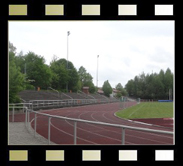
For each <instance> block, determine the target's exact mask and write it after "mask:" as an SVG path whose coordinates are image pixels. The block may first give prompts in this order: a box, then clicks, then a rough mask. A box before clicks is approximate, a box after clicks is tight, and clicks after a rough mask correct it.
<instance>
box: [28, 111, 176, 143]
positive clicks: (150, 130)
mask: <svg viewBox="0 0 183 166" xmlns="http://www.w3.org/2000/svg"><path fill="white" fill-rule="evenodd" d="M30 112H32V113H34V135H35V136H36V126H37V114H38V115H43V116H47V117H48V144H50V136H51V127H50V126H51V118H57V119H62V120H68V121H72V122H74V128H73V144H74V145H76V144H77V123H78V122H82V123H88V124H96V125H104V126H110V127H117V128H121V129H122V137H121V144H122V145H125V130H127V129H128V130H136V131H143V132H150V133H158V134H168V135H173V134H174V132H170V131H163V130H154V129H147V128H140V127H132V126H126V125H120V124H111V123H105V122H98V121H89V120H83V119H76V118H68V117H63V116H57V115H50V114H46V113H40V112H36V111H33V110H31V109H26V115H25V116H26V118H25V124H28V122H29V119H30V117H29V116H30Z"/></svg>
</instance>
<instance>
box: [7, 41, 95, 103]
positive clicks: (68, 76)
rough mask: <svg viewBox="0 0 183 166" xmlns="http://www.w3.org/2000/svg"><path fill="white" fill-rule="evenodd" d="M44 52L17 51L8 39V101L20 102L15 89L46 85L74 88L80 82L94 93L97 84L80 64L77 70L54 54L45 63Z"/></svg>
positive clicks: (70, 89)
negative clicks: (42, 53)
mask: <svg viewBox="0 0 183 166" xmlns="http://www.w3.org/2000/svg"><path fill="white" fill-rule="evenodd" d="M45 62H46V61H45V59H44V57H43V56H40V55H37V54H35V53H34V52H31V51H29V52H28V53H26V54H23V53H22V52H20V53H17V52H16V47H15V46H14V45H13V44H12V43H11V42H9V102H10V103H16V102H20V99H19V97H18V95H17V94H18V92H20V91H22V90H25V89H26V90H36V89H37V87H40V88H41V89H42V90H47V89H48V88H49V87H52V88H54V89H57V90H59V91H62V92H77V91H79V90H82V87H83V86H88V87H89V92H90V93H94V92H96V91H97V88H96V87H95V86H94V84H93V77H92V76H91V74H90V73H88V72H87V70H86V69H85V68H84V67H83V66H81V67H80V68H79V70H78V71H77V69H76V68H75V66H74V64H73V63H72V62H70V61H67V60H66V59H58V58H57V57H56V56H53V59H52V61H51V62H50V65H47V64H45Z"/></svg>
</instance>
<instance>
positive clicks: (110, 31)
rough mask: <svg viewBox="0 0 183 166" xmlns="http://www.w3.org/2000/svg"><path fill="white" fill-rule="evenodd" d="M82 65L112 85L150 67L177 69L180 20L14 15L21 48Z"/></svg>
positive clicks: (13, 34)
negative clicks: (21, 17)
mask: <svg viewBox="0 0 183 166" xmlns="http://www.w3.org/2000/svg"><path fill="white" fill-rule="evenodd" d="M67 31H70V35H69V42H68V43H69V52H68V55H69V56H68V60H69V61H71V62H72V63H73V64H74V66H75V67H76V69H77V70H78V69H79V67H80V66H83V67H85V69H86V70H87V72H89V73H90V74H91V75H92V76H93V83H94V84H95V85H96V74H97V55H99V58H98V86H100V87H102V85H103V83H104V81H106V80H109V83H110V84H111V86H112V87H115V86H116V85H117V84H118V83H121V84H122V85H123V87H124V86H125V84H126V83H127V82H128V80H130V79H133V78H134V77H135V76H136V75H139V74H141V73H142V72H144V73H145V74H147V73H149V74H150V73H152V72H156V73H159V71H160V69H163V70H166V69H167V68H168V67H169V68H170V69H171V71H172V72H173V73H174V47H175V45H174V21H10V22H9V41H10V42H11V43H13V45H14V46H15V47H16V48H17V53H19V52H20V51H23V54H26V53H27V52H29V51H32V52H34V53H36V54H37V55H41V56H43V57H44V58H45V60H46V64H48V65H49V64H50V61H51V60H52V58H53V55H56V56H57V57H58V58H59V59H60V58H65V59H67Z"/></svg>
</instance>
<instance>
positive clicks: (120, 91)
mask: <svg viewBox="0 0 183 166" xmlns="http://www.w3.org/2000/svg"><path fill="white" fill-rule="evenodd" d="M116 89H117V90H118V93H117V95H116V97H117V98H120V97H121V96H126V95H127V92H126V90H125V89H124V88H123V86H122V85H121V83H118V84H117V85H116Z"/></svg>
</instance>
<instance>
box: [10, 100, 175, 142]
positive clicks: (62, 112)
mask: <svg viewBox="0 0 183 166" xmlns="http://www.w3.org/2000/svg"><path fill="white" fill-rule="evenodd" d="M135 103H136V102H134V103H133V102H129V103H128V106H132V105H134V104H135ZM118 110H119V103H109V104H99V105H87V106H81V107H69V108H59V109H52V110H44V111H41V112H45V113H47V114H51V115H58V116H65V117H70V118H77V119H85V120H90V121H100V122H106V123H113V124H122V125H128V126H134V127H143V128H149V129H156V130H165V131H173V128H164V127H158V126H151V125H145V124H139V123H134V122H132V121H128V120H124V119H120V118H118V117H116V116H115V115H114V113H115V112H116V111H118ZM16 116H17V117H15V121H20V119H22V120H24V119H25V118H24V117H25V115H16ZM30 119H31V121H32V123H31V126H32V127H33V128H34V114H33V113H31V116H30ZM10 120H11V118H10ZM73 123H74V122H71V121H68V120H61V119H56V118H51V141H52V142H54V143H56V144H66V145H70V144H71V145H72V144H73V143H74V138H73V133H74V124H73ZM36 131H37V133H39V134H40V135H42V136H44V137H45V138H48V117H45V116H42V115H37V126H36ZM121 142H122V129H120V128H115V127H107V126H103V125H95V124H87V123H81V122H77V144H82V145H97V144H99V145H119V144H121ZM125 144H127V145H172V144H173V135H166V134H155V133H149V132H142V131H135V130H128V129H126V130H125Z"/></svg>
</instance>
